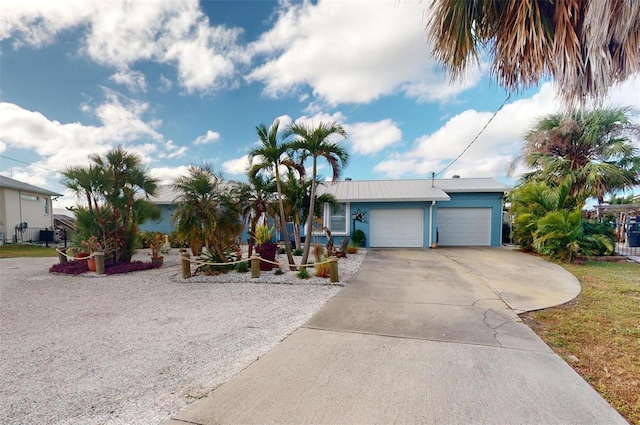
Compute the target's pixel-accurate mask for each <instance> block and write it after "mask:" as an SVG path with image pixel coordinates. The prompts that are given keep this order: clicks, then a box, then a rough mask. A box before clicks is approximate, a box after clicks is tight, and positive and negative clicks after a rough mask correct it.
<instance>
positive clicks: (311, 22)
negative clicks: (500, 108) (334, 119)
mask: <svg viewBox="0 0 640 425" xmlns="http://www.w3.org/2000/svg"><path fill="white" fill-rule="evenodd" d="M427 8H428V5H427V4H425V3H424V2H419V1H405V2H397V1H394V0H389V1H376V2H360V1H339V2H336V1H322V0H321V1H318V2H317V3H315V4H314V3H312V2H304V3H302V4H294V5H292V4H289V3H285V5H284V6H283V7H282V9H281V10H280V13H279V14H278V17H277V21H276V22H275V24H274V26H273V28H272V29H271V30H269V31H268V32H266V33H264V34H263V35H262V36H261V37H260V39H259V40H258V41H256V42H255V43H253V44H251V45H250V47H249V50H250V51H251V53H252V54H254V55H256V56H260V55H263V56H265V57H266V60H265V63H263V64H261V65H259V66H258V67H256V68H255V69H254V70H253V71H252V72H251V73H250V74H249V76H248V80H249V81H259V82H263V83H264V84H265V90H264V91H265V94H267V95H269V96H275V97H279V96H283V95H290V94H291V93H292V91H293V92H295V91H296V89H300V88H304V87H306V86H310V87H311V88H312V90H313V94H314V95H315V96H317V97H318V98H320V99H322V100H323V101H325V102H328V103H329V104H331V105H335V104H338V103H341V102H350V103H368V102H371V101H373V100H375V99H377V98H379V97H380V96H384V95H389V94H392V93H396V92H402V93H405V95H406V96H409V97H415V98H417V99H419V100H430V99H443V98H444V97H450V96H453V95H455V94H456V93H459V92H460V91H462V90H464V89H466V88H468V87H469V86H471V85H473V84H476V83H477V81H478V73H477V72H476V73H475V74H473V75H472V78H470V79H469V80H468V81H467V82H466V84H454V85H449V84H448V83H446V82H445V81H444V80H443V79H442V77H440V76H439V74H440V73H439V71H438V67H437V65H436V64H435V62H434V61H433V60H432V59H430V47H429V44H428V40H427V34H426V32H425V25H426V20H427V15H426V9H427ZM443 87H444V88H446V90H444V91H443V90H442V88H443ZM294 94H295V93H294ZM303 96H304V94H303Z"/></svg>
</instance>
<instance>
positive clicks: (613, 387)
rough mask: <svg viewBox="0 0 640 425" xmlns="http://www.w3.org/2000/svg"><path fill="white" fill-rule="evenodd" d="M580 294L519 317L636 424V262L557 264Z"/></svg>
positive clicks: (639, 381) (639, 287)
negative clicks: (572, 278) (575, 281)
mask: <svg viewBox="0 0 640 425" xmlns="http://www.w3.org/2000/svg"><path fill="white" fill-rule="evenodd" d="M563 267H565V268H566V269H567V270H568V271H569V272H571V273H572V274H573V275H574V276H576V277H577V278H578V280H580V283H581V285H582V293H581V294H580V295H579V296H578V297H577V298H576V299H575V300H573V301H571V302H569V303H567V304H565V305H562V306H558V307H554V308H549V309H546V310H542V311H537V312H532V313H527V314H524V315H522V318H523V320H524V321H525V323H527V324H528V325H529V326H530V327H531V328H532V329H533V330H534V331H535V332H536V333H537V334H538V335H539V336H540V337H541V338H542V339H543V340H544V341H545V342H546V343H547V344H548V345H549V346H550V347H551V348H552V349H553V350H554V351H555V352H556V353H558V354H559V355H560V356H561V357H562V358H564V359H565V360H566V361H567V363H569V364H570V365H571V366H572V367H573V368H574V369H575V370H576V371H577V372H578V373H579V374H580V375H581V376H582V377H583V378H585V379H586V380H587V382H589V383H590V384H591V385H592V386H593V387H594V388H595V389H596V390H597V391H598V392H599V393H600V394H601V395H602V396H603V397H604V398H605V399H606V400H607V401H608V402H609V403H610V404H611V405H612V406H613V407H615V408H616V409H617V410H618V411H619V412H620V413H621V414H622V415H623V416H624V417H625V418H626V419H627V420H628V421H629V422H630V423H631V424H635V425H640V264H638V263H628V262H620V263H606V262H589V263H587V264H585V265H577V264H563Z"/></svg>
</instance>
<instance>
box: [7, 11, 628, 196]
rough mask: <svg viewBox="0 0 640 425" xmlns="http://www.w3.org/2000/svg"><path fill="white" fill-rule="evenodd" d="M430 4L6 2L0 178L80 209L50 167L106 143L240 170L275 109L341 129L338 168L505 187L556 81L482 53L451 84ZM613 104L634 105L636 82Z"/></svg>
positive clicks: (81, 161)
mask: <svg viewBox="0 0 640 425" xmlns="http://www.w3.org/2000/svg"><path fill="white" fill-rule="evenodd" d="M428 5H429V2H428V1H427V2H425V1H409V0H388V1H386V0H371V1H365V0H341V1H336V0H334V1H324V0H319V1H314V2H295V1H289V0H281V1H266V0H265V1H247V0H240V1H201V2H198V1H195V0H153V1H152V0H110V1H86V0H56V1H50V0H0V174H2V175H5V176H8V177H11V178H14V179H16V180H20V181H24V182H27V183H30V184H34V185H36V186H40V187H43V188H46V189H49V190H53V191H55V192H58V193H62V194H64V196H62V197H60V198H58V199H57V200H56V201H55V203H54V207H58V208H61V207H64V206H71V205H74V204H75V199H74V198H73V196H72V194H71V192H70V191H69V190H67V189H66V188H65V187H64V185H63V184H62V183H61V178H60V174H59V173H60V171H61V170H63V169H64V168H65V167H67V166H73V165H86V164H88V159H87V158H88V156H89V155H90V154H94V153H96V154H100V155H102V154H105V153H106V152H108V151H109V150H110V149H113V148H115V147H117V146H118V145H121V146H123V147H124V148H125V149H126V150H127V151H129V152H133V153H136V154H138V155H139V156H140V157H141V158H142V160H143V162H144V164H145V166H146V168H147V169H148V170H149V172H150V173H151V175H153V176H154V177H156V178H158V179H160V180H161V181H163V182H171V181H172V180H173V179H175V178H176V177H177V176H179V175H182V174H185V172H186V169H187V168H188V167H189V165H199V164H202V163H203V162H210V163H212V164H213V165H214V167H215V169H216V170H217V171H222V172H223V173H224V176H225V178H227V179H233V180H243V179H244V178H245V177H244V176H245V171H246V167H247V153H248V152H249V151H250V150H251V149H252V148H254V147H255V146H256V143H257V142H258V138H257V135H256V126H257V125H259V124H265V125H267V126H269V125H271V123H272V122H273V121H274V120H275V119H279V120H280V122H281V125H286V124H288V123H291V122H306V123H311V124H318V123H320V122H327V121H335V122H338V123H340V124H342V125H343V126H344V128H345V130H346V131H347V134H348V137H347V138H346V139H344V140H341V141H340V143H342V144H343V145H344V146H345V147H346V148H347V150H348V151H349V153H350V162H349V164H348V166H347V167H346V168H345V169H344V171H343V175H342V177H343V178H346V177H350V178H352V179H354V180H356V179H357V180H377V179H416V178H430V176H431V173H436V177H437V178H449V177H451V176H453V175H460V176H461V177H470V178H471V177H492V178H495V179H497V180H499V181H502V182H504V183H507V184H514V183H515V182H516V180H517V178H518V177H519V175H520V174H521V173H522V172H523V171H524V170H523V169H522V167H517V168H516V169H515V170H514V171H513V172H512V173H509V171H508V170H509V165H510V164H511V162H512V160H513V158H514V157H515V156H517V155H518V154H519V152H520V149H521V147H522V140H523V135H524V134H525V133H526V132H527V130H528V129H530V128H531V127H532V126H533V125H534V124H535V121H536V119H537V118H539V117H542V116H544V115H547V114H550V113H554V112H557V111H559V110H560V107H561V106H560V102H559V101H558V99H557V98H556V96H555V91H554V86H553V81H549V80H547V81H544V82H542V83H541V84H540V85H539V86H537V87H533V88H530V89H527V90H525V91H522V92H520V93H517V94H512V95H511V96H510V97H507V93H506V92H505V91H504V90H503V89H502V88H500V87H499V86H498V84H497V83H496V82H495V80H494V79H493V78H492V76H491V75H489V72H488V66H487V64H486V62H485V61H484V60H481V61H480V63H479V64H477V66H474V67H473V68H472V69H470V70H469V71H468V72H467V75H465V77H464V78H462V79H460V80H456V81H451V80H450V79H449V77H448V75H446V74H445V72H444V71H443V70H442V68H441V67H440V66H439V65H438V64H437V63H436V62H435V60H434V59H433V58H432V57H431V56H430V51H431V47H430V43H429V40H428V37H427V32H426V25H427V21H428ZM505 101H506V102H505ZM607 101H608V102H609V104H610V105H612V106H626V105H629V106H634V107H636V108H638V109H640V78H635V79H631V80H629V81H627V82H625V83H623V84H622V85H620V86H617V87H614V88H612V89H611V90H610V93H609V97H608V99H607ZM503 103H504V106H503V107H502V109H500V106H501V105H503ZM499 109H500V110H499ZM498 110H499V112H497V113H496V111H498ZM494 113H496V114H495V117H494ZM492 117H493V119H492ZM489 120H491V122H490V123H489V124H488V125H487V122H489ZM633 120H634V122H636V123H640V116H638V115H635V116H633ZM485 125H487V127H486V129H484V131H482V129H483V127H484V126H485ZM480 133H481V134H480ZM478 134H480V135H479V136H478ZM476 137H477V138H476ZM463 152H464V153H463ZM460 154H462V155H461V156H460ZM458 156H460V157H459V158H458V159H457V160H456V158H457V157H458ZM319 173H320V174H321V175H324V176H326V175H330V174H331V173H330V171H329V170H328V166H327V165H325V164H322V165H321V167H320V169H319Z"/></svg>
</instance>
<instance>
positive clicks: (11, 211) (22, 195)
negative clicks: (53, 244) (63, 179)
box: [0, 176, 62, 242]
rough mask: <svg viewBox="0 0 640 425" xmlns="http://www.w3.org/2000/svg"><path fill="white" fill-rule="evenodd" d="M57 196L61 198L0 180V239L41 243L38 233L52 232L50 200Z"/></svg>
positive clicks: (32, 187) (9, 181)
mask: <svg viewBox="0 0 640 425" xmlns="http://www.w3.org/2000/svg"><path fill="white" fill-rule="evenodd" d="M58 196H62V194H60V193H56V192H52V191H50V190H47V189H42V188H40V187H37V186H33V185H31V184H28V183H23V182H21V181H18V180H14V179H11V178H9V177H5V176H0V239H2V241H3V242H4V241H6V242H28V241H40V240H41V238H40V233H39V232H40V230H53V226H54V222H53V206H52V203H51V200H52V198H55V197H58ZM34 232H35V233H34ZM25 238H26V239H25Z"/></svg>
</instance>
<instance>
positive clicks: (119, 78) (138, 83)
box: [109, 69, 147, 92]
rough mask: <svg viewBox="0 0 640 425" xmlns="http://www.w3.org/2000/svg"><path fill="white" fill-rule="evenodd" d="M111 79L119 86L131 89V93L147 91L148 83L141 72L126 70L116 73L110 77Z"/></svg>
mask: <svg viewBox="0 0 640 425" xmlns="http://www.w3.org/2000/svg"><path fill="white" fill-rule="evenodd" d="M109 79H110V80H112V81H115V82H116V83H118V84H122V85H124V86H125V87H127V88H128V89H129V91H132V92H137V91H143V92H144V91H146V90H147V81H146V79H145V77H144V74H143V73H142V72H140V71H132V70H130V69H126V70H123V71H119V72H116V73H115V74H113V75H112V76H111V77H109Z"/></svg>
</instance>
